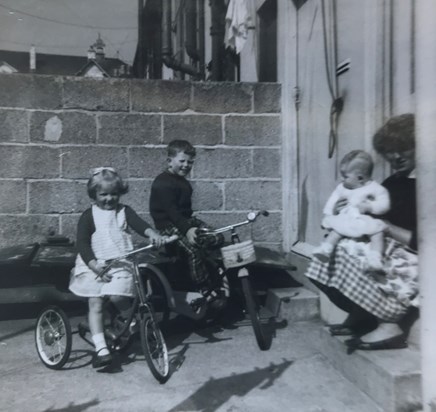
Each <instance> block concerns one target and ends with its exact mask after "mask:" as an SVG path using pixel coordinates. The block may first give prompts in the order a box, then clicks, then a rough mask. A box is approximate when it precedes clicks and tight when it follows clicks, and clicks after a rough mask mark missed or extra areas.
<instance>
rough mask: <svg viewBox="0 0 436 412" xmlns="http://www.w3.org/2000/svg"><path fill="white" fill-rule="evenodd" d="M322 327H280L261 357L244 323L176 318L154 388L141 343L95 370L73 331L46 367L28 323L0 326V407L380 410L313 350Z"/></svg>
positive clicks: (311, 324) (305, 324) (88, 349)
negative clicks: (166, 373) (65, 354)
mask: <svg viewBox="0 0 436 412" xmlns="http://www.w3.org/2000/svg"><path fill="white" fill-rule="evenodd" d="M72 320H73V323H74V322H76V321H77V318H73V319H72ZM320 328H321V325H320V324H319V323H318V322H317V321H314V322H313V321H312V322H298V323H295V324H292V325H285V324H278V325H277V328H276V336H275V338H274V340H273V342H272V346H271V349H270V350H269V351H265V352H262V351H260V350H259V349H258V348H257V345H256V342H255V339H254V335H253V332H252V329H251V326H250V324H249V322H248V321H246V320H244V319H242V320H238V321H233V322H230V323H229V324H227V325H224V326H211V327H205V328H200V329H198V328H197V327H195V328H194V326H193V324H192V323H190V322H187V321H186V320H183V319H175V320H174V321H173V323H172V332H171V336H169V337H168V338H167V343H168V347H169V350H170V353H171V361H172V365H173V368H174V371H173V374H172V376H171V378H170V380H169V381H168V382H167V383H166V384H164V385H160V384H159V383H158V382H157V381H156V380H154V378H153V377H152V375H151V374H150V372H149V370H148V368H147V364H146V362H145V360H144V357H143V355H142V353H141V349H140V345H139V342H135V343H134V344H133V346H132V348H131V350H130V353H129V354H128V355H125V356H122V357H119V358H117V359H116V362H115V365H114V367H113V368H109V370H108V371H107V372H96V371H95V370H94V369H92V367H91V365H90V362H91V353H92V352H91V347H90V346H89V345H88V344H86V343H85V342H84V341H83V340H82V339H81V338H80V337H79V336H78V335H74V338H73V352H72V354H71V356H70V359H71V362H69V363H67V365H66V366H65V368H64V369H63V370H61V371H52V370H49V369H47V368H46V367H44V366H43V364H42V363H41V362H40V360H39V358H38V355H37V353H36V350H35V345H34V336H33V334H34V320H8V321H2V322H0V357H1V361H0V362H1V376H0V387H1V396H0V410H2V411H8V412H9V411H11V412H13V411H14V412H15V411H35V412H39V411H90V412H91V411H145V412H153V411H156V412H175V411H204V412H213V411H229V412H230V411H232V412H233V411H250V412H257V411H259V412H264V411H295V412H338V411H347V412H377V411H379V410H378V409H377V407H376V406H375V404H374V403H373V402H372V401H371V400H370V399H369V398H368V397H367V396H366V395H364V394H362V393H361V392H359V391H358V390H357V389H356V388H355V387H354V386H353V385H352V384H351V383H350V382H349V381H347V380H346V379H344V378H343V377H342V375H341V374H339V373H338V372H337V371H336V370H335V369H334V368H333V367H332V366H331V365H330V364H329V363H328V362H327V360H326V359H325V358H324V357H323V356H322V355H321V354H320V352H319V350H318V348H317V344H318V342H319V336H320Z"/></svg>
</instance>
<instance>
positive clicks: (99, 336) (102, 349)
mask: <svg viewBox="0 0 436 412" xmlns="http://www.w3.org/2000/svg"><path fill="white" fill-rule="evenodd" d="M92 341H93V342H94V345H95V351H96V352H97V353H98V356H104V355H109V349H108V348H107V345H106V340H105V338H104V333H96V334H95V335H93V336H92Z"/></svg>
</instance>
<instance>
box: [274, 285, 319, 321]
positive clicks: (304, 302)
mask: <svg viewBox="0 0 436 412" xmlns="http://www.w3.org/2000/svg"><path fill="white" fill-rule="evenodd" d="M266 306H267V307H268V308H269V309H270V311H271V312H272V313H274V314H275V315H276V316H278V317H279V318H281V319H286V320H287V321H288V322H300V321H303V320H312V319H317V318H318V317H319V302H318V296H317V295H316V294H315V293H313V292H311V291H309V290H307V289H305V288H302V287H299V288H280V289H269V290H268V294H267V300H266Z"/></svg>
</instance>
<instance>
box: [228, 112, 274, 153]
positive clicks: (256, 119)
mask: <svg viewBox="0 0 436 412" xmlns="http://www.w3.org/2000/svg"><path fill="white" fill-rule="evenodd" d="M224 122H225V143H226V144H228V145H241V146H279V145H280V144H281V141H280V136H281V124H280V116H275V115H270V116H226V117H225V118H224Z"/></svg>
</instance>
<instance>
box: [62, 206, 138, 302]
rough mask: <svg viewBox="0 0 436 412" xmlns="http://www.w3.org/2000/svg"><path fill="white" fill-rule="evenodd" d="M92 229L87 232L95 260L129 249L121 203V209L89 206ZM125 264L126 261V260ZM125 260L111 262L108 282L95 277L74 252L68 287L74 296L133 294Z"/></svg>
mask: <svg viewBox="0 0 436 412" xmlns="http://www.w3.org/2000/svg"><path fill="white" fill-rule="evenodd" d="M92 217H93V220H94V225H95V232H94V233H93V234H92V236H91V248H92V251H93V252H94V255H95V257H96V259H97V260H107V259H113V258H116V257H119V256H121V255H124V254H126V253H128V252H130V251H132V250H133V243H132V239H131V235H130V233H128V231H127V229H128V226H127V221H126V214H125V209H124V207H123V208H122V209H121V210H118V211H117V210H103V209H100V208H99V207H98V206H95V205H93V206H92ZM126 264H127V263H126ZM126 264H123V263H121V264H119V265H114V266H113V267H112V268H111V269H109V271H108V273H109V274H110V275H112V279H111V280H110V281H109V282H104V281H103V280H102V279H100V278H96V274H95V273H94V272H93V271H92V270H91V269H90V268H89V267H88V266H87V265H86V264H85V262H84V261H83V259H82V258H81V257H80V255H77V258H76V263H75V267H74V269H73V271H72V275H71V279H70V286H69V288H70V290H71V291H72V292H73V293H74V294H75V295H78V296H84V297H102V296H106V295H119V296H129V297H131V296H133V277H132V273H131V271H129V270H128V269H127V268H126Z"/></svg>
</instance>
